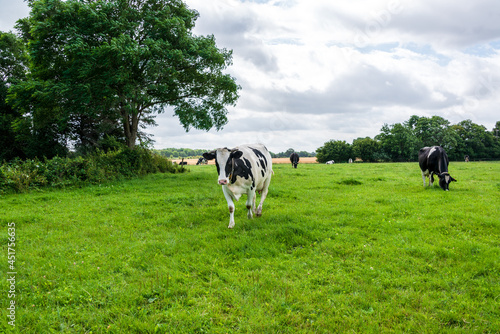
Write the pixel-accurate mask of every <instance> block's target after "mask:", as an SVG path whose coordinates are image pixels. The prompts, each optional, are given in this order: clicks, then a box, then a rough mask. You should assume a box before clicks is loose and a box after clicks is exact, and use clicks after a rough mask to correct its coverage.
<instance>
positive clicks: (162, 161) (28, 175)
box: [0, 148, 186, 193]
mask: <svg viewBox="0 0 500 334" xmlns="http://www.w3.org/2000/svg"><path fill="white" fill-rule="evenodd" d="M185 170H186V169H185V168H183V167H180V166H177V165H174V164H172V162H171V161H170V160H168V159H166V158H164V157H161V156H159V155H157V154H154V153H153V152H152V151H150V150H147V149H143V148H138V149H135V150H130V149H120V150H117V151H108V152H103V151H98V152H96V153H94V154H91V155H88V156H86V157H76V158H61V157H54V158H52V159H45V161H43V162H42V161H40V160H38V159H34V160H24V161H23V160H20V159H15V160H13V161H11V162H9V163H4V164H3V165H2V166H0V193H5V192H25V191H28V190H30V189H38V188H42V187H46V186H49V187H66V186H82V185H85V184H99V183H104V182H108V181H113V180H118V179H122V178H132V177H137V176H142V175H147V174H151V173H178V172H183V171H185Z"/></svg>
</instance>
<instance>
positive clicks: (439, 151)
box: [418, 146, 457, 191]
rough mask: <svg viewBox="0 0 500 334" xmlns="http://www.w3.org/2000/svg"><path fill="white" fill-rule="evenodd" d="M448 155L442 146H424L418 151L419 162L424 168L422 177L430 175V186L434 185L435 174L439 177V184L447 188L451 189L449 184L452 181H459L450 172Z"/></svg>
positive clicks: (444, 188) (446, 189) (422, 168)
mask: <svg viewBox="0 0 500 334" xmlns="http://www.w3.org/2000/svg"><path fill="white" fill-rule="evenodd" d="M449 163H450V161H449V160H448V155H446V152H445V151H444V149H443V148H442V147H441V146H432V147H423V148H421V149H420V151H419V152H418V164H419V165H420V169H421V170H422V179H423V180H424V187H425V177H426V176H427V177H429V186H431V187H432V183H433V182H434V174H436V175H437V176H438V177H439V186H440V187H441V188H442V189H443V190H445V191H448V190H449V188H448V187H449V185H450V183H451V182H452V181H457V180H455V179H454V178H452V177H451V175H450V173H448V164H449Z"/></svg>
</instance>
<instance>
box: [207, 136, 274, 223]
mask: <svg viewBox="0 0 500 334" xmlns="http://www.w3.org/2000/svg"><path fill="white" fill-rule="evenodd" d="M203 157H204V158H205V159H207V160H212V159H215V165H216V166H217V173H218V174H219V178H218V181H217V182H218V184H220V185H222V192H223V193H224V197H225V198H226V201H227V205H228V207H229V226H228V228H233V227H234V210H235V207H234V202H233V201H234V200H236V201H237V200H239V199H240V197H241V195H243V194H247V202H246V206H247V209H248V214H247V217H248V218H252V217H253V215H252V212H255V214H256V215H257V216H258V217H259V216H261V215H262V205H263V204H264V200H265V199H266V196H267V192H268V188H269V183H271V175H272V174H273V162H272V160H271V155H270V154H269V151H268V150H267V148H266V147H265V146H264V145H262V144H253V145H240V146H237V147H235V148H232V149H228V148H227V147H224V148H218V149H216V150H213V151H211V152H205V153H203ZM256 191H257V192H259V193H260V194H261V196H260V203H259V207H258V208H257V210H255V197H256V194H255V192H256Z"/></svg>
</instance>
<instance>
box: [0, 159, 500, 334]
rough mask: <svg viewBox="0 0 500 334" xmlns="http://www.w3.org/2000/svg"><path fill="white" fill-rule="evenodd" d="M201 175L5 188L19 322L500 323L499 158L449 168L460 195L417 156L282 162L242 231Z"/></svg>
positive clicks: (329, 329)
mask: <svg viewBox="0 0 500 334" xmlns="http://www.w3.org/2000/svg"><path fill="white" fill-rule="evenodd" d="M190 169H191V171H190V172H189V173H185V174H176V175H172V174H166V175H165V174H161V175H159V174H158V175H151V176H147V177H144V178H140V179H135V180H129V181H123V182H119V183H111V184H106V185H102V186H89V187H85V188H81V189H67V190H59V191H57V190H54V191H43V192H33V193H29V194H17V195H7V196H2V197H0V222H1V223H2V224H1V225H2V232H1V235H0V242H1V245H2V254H3V255H2V257H1V258H2V259H3V260H2V261H1V263H0V269H1V272H2V274H3V275H2V277H5V276H6V274H4V273H6V272H7V271H9V270H8V267H7V265H8V263H7V244H8V235H7V224H8V223H11V222H15V224H16V231H15V232H16V246H15V251H16V263H15V266H16V271H17V275H16V298H15V302H16V305H17V308H16V327H15V330H14V332H19V333H51V332H63V333H90V332H92V333H108V332H109V333H336V332H341V333H472V332H474V333H476V332H477V333H499V332H500V219H499V216H500V215H499V213H500V195H499V193H500V163H498V162H491V163H467V164H466V163H452V164H451V165H450V173H451V175H452V176H453V177H454V178H456V179H457V180H458V182H456V183H452V184H451V186H450V191H449V192H444V191H442V190H441V189H440V188H439V186H438V185H437V182H436V184H435V187H434V188H432V189H431V188H424V187H423V185H422V177H421V173H420V170H419V167H418V164H416V163H401V164H396V163H393V164H336V165H318V164H314V165H305V164H304V165H299V168H298V169H293V168H291V166H289V165H275V166H274V171H275V175H274V177H273V180H272V182H271V186H270V191H269V195H268V198H267V200H266V202H265V204H264V210H263V216H262V217H260V218H255V219H253V220H248V219H247V218H246V208H245V200H246V198H245V197H243V198H242V199H240V201H239V202H237V203H236V212H235V221H236V225H235V228H234V229H233V230H230V229H228V228H227V225H228V223H229V213H228V210H227V204H226V201H225V199H224V196H223V194H222V190H221V189H220V186H218V185H217V182H216V180H217V175H216V171H215V167H214V166H193V167H191V168H190ZM0 288H1V291H2V293H3V296H4V297H5V296H6V295H7V291H8V290H9V287H8V284H7V281H6V280H5V279H2V281H1V284H0ZM2 301H3V302H2V310H3V313H2V321H1V323H0V332H4V331H8V330H9V331H10V328H11V326H10V325H8V323H7V322H8V319H7V318H6V317H5V315H6V314H7V310H6V308H7V305H8V304H7V303H8V299H7V298H2Z"/></svg>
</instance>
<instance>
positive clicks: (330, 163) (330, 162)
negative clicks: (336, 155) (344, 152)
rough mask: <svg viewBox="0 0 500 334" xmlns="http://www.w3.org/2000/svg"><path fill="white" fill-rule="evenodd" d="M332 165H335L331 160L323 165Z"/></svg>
mask: <svg viewBox="0 0 500 334" xmlns="http://www.w3.org/2000/svg"><path fill="white" fill-rule="evenodd" d="M334 163H335V161H333V160H328V161H327V162H326V163H325V164H327V165H333V164H334Z"/></svg>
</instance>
